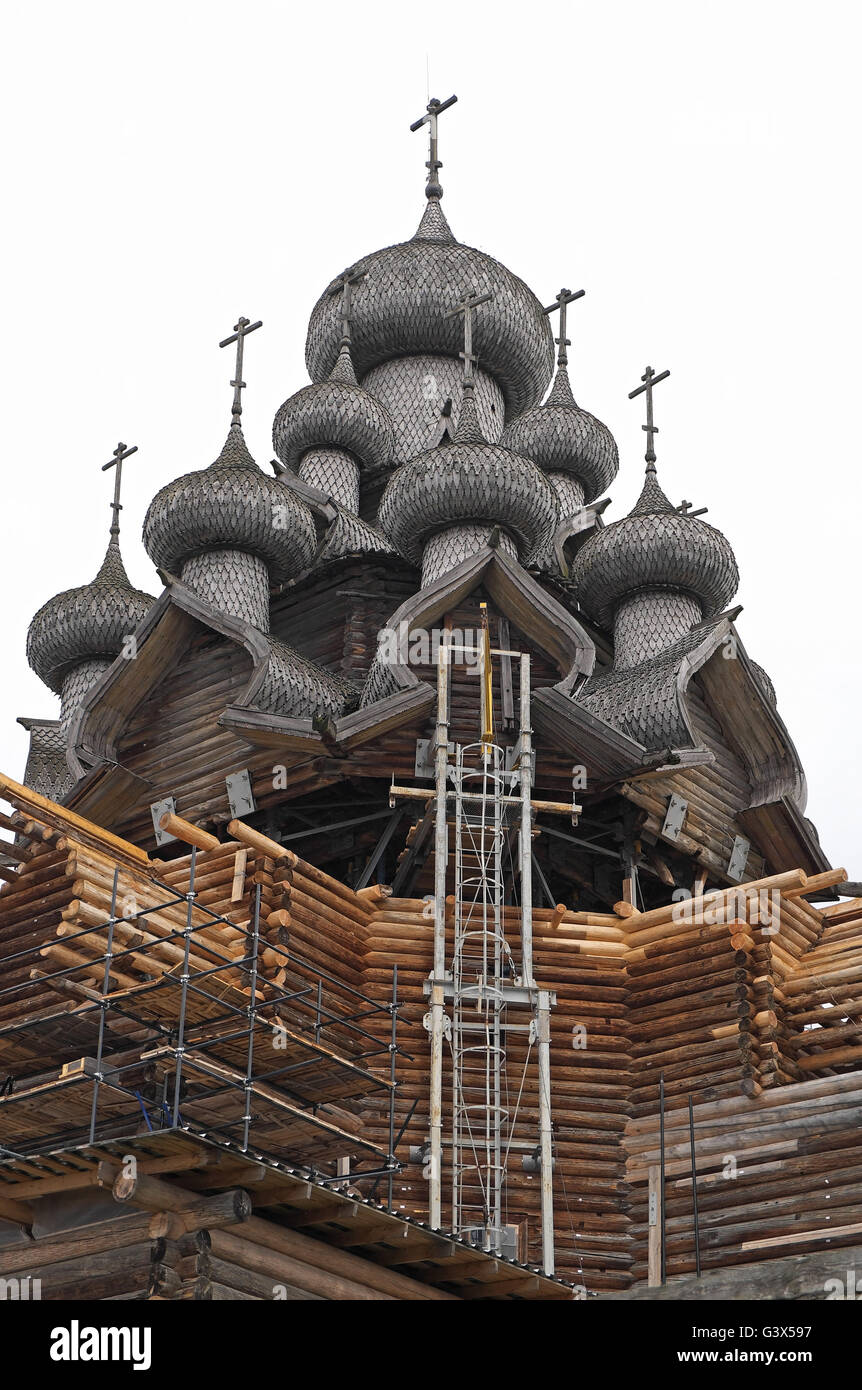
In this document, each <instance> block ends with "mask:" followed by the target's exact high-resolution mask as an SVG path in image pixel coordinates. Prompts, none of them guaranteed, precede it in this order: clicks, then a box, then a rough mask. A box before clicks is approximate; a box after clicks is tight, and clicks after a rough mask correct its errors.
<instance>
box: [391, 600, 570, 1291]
mask: <svg viewBox="0 0 862 1390" xmlns="http://www.w3.org/2000/svg"><path fill="white" fill-rule="evenodd" d="M482 636H483V638H484V642H483V644H482V645H481V646H480V651H481V655H482V671H481V675H482V682H481V690H482V721H481V729H482V737H481V740H480V741H478V742H476V743H470V744H463V745H457V746H454V747H453V746H452V745H450V743H449V717H448V710H449V701H450V685H451V666H452V661H453V658H454V657H457V655H458V654H459V653H460V652H462V651H463V652H468V653H470V655H471V656H472V655H474V654H475V649H474V648H472V647H461V646H459V645H457V644H454V643H453V642H452V641H451V640H449V639H448V638H447V639H446V640H444V641H443V642H441V644H440V646H439V650H438V666H437V722H436V733H435V748H434V751H435V793H434V797H435V839H434V850H435V860H434V864H435V867H434V875H435V877H434V965H433V971H432V974H431V978H430V980H429V981H428V985H427V995H428V998H429V1002H430V1008H429V1010H428V1013H427V1015H426V1018H425V1026H426V1028H427V1030H428V1032H429V1033H430V1036H431V1073H430V1096H429V1142H428V1160H429V1161H428V1164H427V1172H428V1182H429V1219H430V1224H431V1227H432V1229H435V1230H439V1229H441V1227H442V1224H443V1217H442V1197H443V1150H444V1137H443V1134H444V1123H443V1090H444V1071H445V1067H444V1051H445V1045H446V1043H448V1050H449V1057H450V1062H451V1068H450V1074H451V1086H452V1101H451V1111H450V1117H449V1125H448V1129H447V1138H446V1141H445V1143H446V1145H447V1146H448V1149H449V1158H450V1164H451V1209H452V1210H451V1216H452V1219H451V1228H452V1230H453V1231H454V1233H455V1234H456V1235H464V1236H467V1237H468V1238H469V1239H470V1240H471V1241H473V1242H474V1243H475V1244H477V1245H481V1247H482V1248H483V1249H485V1250H487V1251H492V1252H494V1253H497V1254H508V1253H511V1246H510V1245H508V1244H507V1236H508V1234H509V1233H508V1232H507V1225H506V1219H505V1207H506V1202H505V1193H506V1181H507V1173H508V1170H509V1164H510V1161H511V1160H512V1158H513V1156H514V1155H515V1154H516V1153H518V1152H519V1151H521V1150H524V1149H525V1150H527V1152H526V1153H525V1154H524V1162H525V1164H528V1163H531V1164H532V1165H533V1169H534V1170H535V1171H537V1172H538V1173H539V1176H540V1181H541V1220H542V1264H543V1268H544V1271H545V1273H547V1274H552V1273H553V1271H554V1193H553V1127H552V1117H551V1094H550V1060H549V1059H550V1009H551V1007H552V1005H553V1003H554V1002H555V998H554V995H553V994H552V993H551V992H550V991H548V990H544V989H540V988H539V987H538V985H537V984H536V981H535V979H534V976H533V941H532V928H533V923H532V838H533V834H534V825H533V821H534V816H535V814H536V811H537V810H539V809H541V810H543V811H548V812H551V813H556V814H564V815H567V816H571V817H572V818H573V820H574V818H575V817H576V816H577V813H578V811H579V809H580V808H579V807H578V806H577V805H574V804H566V803H559V802H545V801H542V802H537V801H535V800H533V799H532V789H533V771H534V769H533V760H534V754H533V747H532V730H531V725H530V657H529V654H528V653H526V652H510V651H504V650H502V649H499V650H498V649H492V648H491V646H490V642H489V640H488V635H487V626H485V627H484V629H483V634H482ZM494 657H506V658H516V659H517V660H518V663H519V667H520V731H519V737H518V741H517V743H516V744H515V746H514V747H513V748H510V749H507V748H504V747H502V746H501V745H499V744H497V743H495V742H494V741H493V711H492V684H491V662H492V659H493V658H494ZM453 752H454V761H453V760H452V753H453ZM427 796H428V793H427V791H424V790H420V789H417V788H411V787H399V786H395V785H393V786H392V788H391V795H390V800H391V801H392V802H394V801H395V800H397V799H398V798H399V797H404V798H410V799H419V798H422V799H425V798H427ZM513 832H517V839H518V861H519V878H520V890H521V894H520V895H521V906H520V959H517V957H516V954H515V953H514V952H513V949H512V947H511V945H510V943H509V941H508V939H507V936H506V929H505V911H504V853H505V851H506V848H507V846H508V844H509V841H510V838H511V836H512V834H513ZM450 838H451V841H452V844H453V847H454V873H453V879H454V935H453V939H452V948H451V952H450V951H449V950H448V942H447V934H446V932H447V890H448V886H449V874H448V866H449V854H450ZM447 1004H448V1005H450V1011H449V1012H447V1007H446V1006H447ZM514 1032H519V1033H521V1034H522V1035H526V1041H527V1063H529V1061H530V1059H531V1056H532V1054H533V1052H534V1053H535V1067H536V1070H537V1082H538V1094H539V1133H538V1136H537V1140H536V1141H535V1142H525V1141H524V1140H519V1139H517V1138H516V1137H515V1124H516V1120H517V1118H518V1115H517V1110H518V1105H517V1100H516V1102H515V1104H514V1106H511V1105H510V1104H509V1102H508V1100H507V1099H505V1096H504V1092H505V1087H504V1078H505V1073H506V1058H507V1038H508V1037H511V1035H512V1034H513V1033H514ZM526 1065H527V1064H526V1063H525V1074H526Z"/></svg>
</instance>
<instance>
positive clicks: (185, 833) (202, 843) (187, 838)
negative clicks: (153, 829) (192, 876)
mask: <svg viewBox="0 0 862 1390" xmlns="http://www.w3.org/2000/svg"><path fill="white" fill-rule="evenodd" d="M159 825H160V826H161V827H162V830H166V831H167V832H168V834H169V835H174V836H175V837H176V838H177V839H178V840H182V841H183V843H184V844H186V845H196V846H197V847H198V849H217V848H218V846H219V844H220V843H221V842H220V841H219V840H218V839H217V838H216V836H215V835H210V834H209V833H208V832H207V831H206V830H201V829H200V827H199V826H197V825H192V823H191V821H188V820H184V819H183V817H182V816H175V815H174V814H173V812H171V811H166V812H165V814H164V815H163V816H162V817H160V819H159Z"/></svg>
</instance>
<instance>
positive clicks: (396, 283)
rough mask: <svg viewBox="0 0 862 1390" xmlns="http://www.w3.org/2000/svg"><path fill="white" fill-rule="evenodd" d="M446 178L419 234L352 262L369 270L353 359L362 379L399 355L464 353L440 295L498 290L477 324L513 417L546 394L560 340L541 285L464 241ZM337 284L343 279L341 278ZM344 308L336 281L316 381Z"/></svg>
mask: <svg viewBox="0 0 862 1390" xmlns="http://www.w3.org/2000/svg"><path fill="white" fill-rule="evenodd" d="M438 190H439V185H438V184H430V185H429V189H428V194H429V196H428V203H427V206H426V208H425V212H424V214H423V217H422V220H421V222H420V223H419V227H418V229H417V231H416V234H415V236H413V237H411V239H410V240H409V241H403V242H399V243H398V244H396V245H394V246H387V247H384V248H383V250H381V251H375V252H372V253H371V255H368V256H365V257H364V258H363V259H362V260H360V261H357V262H356V263H355V264H354V266H352V267H351V271H355V272H357V273H361V274H362V279H361V280H360V281H359V282H358V283H357V284H356V286H355V289H354V295H353V306H352V319H351V327H352V350H353V364H354V366H355V368H356V373H357V376H358V377H359V379H360V380H362V378H363V377H364V376H365V374H366V373H367V372H369V371H370V370H371V368H372V367H376V366H378V365H379V364H381V363H383V362H387V361H389V360H390V359H391V358H397V357H409V356H414V355H416V354H420V353H426V354H428V353H431V354H434V353H438V354H441V355H443V356H448V357H455V358H457V357H458V354H459V352H460V350H461V346H462V344H461V338H460V332H459V328H458V324H457V321H455V320H453V319H446V318H444V317H443V315H442V314H441V312H440V306H441V304H446V303H452V302H454V301H455V300H459V299H464V298H466V297H467V296H468V295H481V294H486V293H490V294H491V295H492V296H493V298H492V300H491V301H490V303H489V305H488V308H487V312H486V313H485V314H484V315H483V318H482V321H481V323H480V324H479V325H478V326H477V333H476V342H475V350H476V353H477V356H478V359H479V362H480V365H481V368H482V370H483V371H484V372H487V373H488V374H489V375H490V376H491V377H493V378H494V380H495V381H496V382H497V384H498V386H499V387H500V389H501V390H502V392H503V396H504V398H505V402H506V413H507V416H509V417H510V418H511V417H513V416H515V415H520V414H521V412H522V411H524V410H527V409H528V408H529V407H530V406H533V405H537V404H538V403H539V401H540V400H541V399H542V396H543V395H544V393H545V391H546V390H547V388H548V384H549V382H550V380H551V371H552V367H553V342H552V336H551V330H550V326H549V324H548V320H547V318H546V316H545V314H544V312H543V309H542V305H541V304H540V303H539V301H538V299H536V297H535V295H534V294H533V293H532V291H531V290H530V289H528V287H527V286H526V285H525V284H524V282H523V280H520V279H519V278H518V276H517V275H513V274H512V272H511V271H509V270H507V269H506V267H505V266H503V265H501V264H500V262H499V261H495V260H494V259H493V257H491V256H488V255H486V254H485V252H483V251H478V250H476V249H475V248H474V247H471V246H464V245H462V244H461V243H460V242H458V241H456V240H455V238H454V236H453V235H452V232H451V230H450V228H449V224H448V222H447V221H446V217H445V215H444V213H443V210H442V208H441V207H440V198H439V191H438ZM335 283H336V285H337V284H339V283H340V278H339V281H336V282H335ZM340 344H341V316H340V312H339V306H338V302H337V298H336V297H335V296H334V295H333V292H332V287H330V288H329V289H327V290H325V291H324V293H323V294H322V295H321V296H320V299H319V300H318V301H317V303H316V305H315V306H314V309H313V310H312V314H311V320H310V323H309V326H308V338H307V342H306V350H305V360H306V365H307V367H308V374H309V376H310V377H311V379H312V381H317V382H321V381H324V380H325V379H326V377H327V376H328V375H329V373H330V371H331V370H332V367H333V364H334V363H335V361H336V359H337V358H338V354H339V349H340Z"/></svg>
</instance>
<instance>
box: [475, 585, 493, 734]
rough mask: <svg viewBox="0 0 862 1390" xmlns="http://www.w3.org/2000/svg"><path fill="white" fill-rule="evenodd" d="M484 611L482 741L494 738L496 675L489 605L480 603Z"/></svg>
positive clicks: (482, 611)
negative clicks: (494, 672) (489, 626)
mask: <svg viewBox="0 0 862 1390" xmlns="http://www.w3.org/2000/svg"><path fill="white" fill-rule="evenodd" d="M479 608H480V610H481V613H482V743H483V744H485V745H487V744H490V743H492V742H493V740H494V677H493V672H492V670H491V634H490V631H489V629H488V605H487V603H480V604H479Z"/></svg>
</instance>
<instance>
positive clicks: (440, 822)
mask: <svg viewBox="0 0 862 1390" xmlns="http://www.w3.org/2000/svg"><path fill="white" fill-rule="evenodd" d="M448 710H449V648H448V646H447V645H446V642H445V641H443V642H441V643H440V648H439V653H438V666H437V731H436V747H435V759H434V760H435V786H436V821H435V828H434V966H433V970H432V972H431V1018H430V1023H431V1096H430V1125H429V1141H430V1147H431V1153H430V1172H429V1182H428V1219H429V1224H430V1226H431V1229H432V1230H434V1231H438V1230H439V1229H440V1227H441V1225H442V1214H441V1212H442V1206H441V1192H442V1179H443V978H444V973H445V969H446V860H447V857H448V853H449V828H448V819H447V815H446V783H447V779H448V775H449V718H448Z"/></svg>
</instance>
